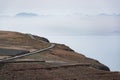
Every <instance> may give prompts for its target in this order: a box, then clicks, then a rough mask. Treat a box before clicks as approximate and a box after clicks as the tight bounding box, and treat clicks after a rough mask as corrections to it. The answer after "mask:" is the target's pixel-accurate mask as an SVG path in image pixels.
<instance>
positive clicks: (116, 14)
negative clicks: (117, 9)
mask: <svg viewBox="0 0 120 80" xmlns="http://www.w3.org/2000/svg"><path fill="white" fill-rule="evenodd" d="M97 16H120V13H112V14H108V13H100V14H98V15H97Z"/></svg>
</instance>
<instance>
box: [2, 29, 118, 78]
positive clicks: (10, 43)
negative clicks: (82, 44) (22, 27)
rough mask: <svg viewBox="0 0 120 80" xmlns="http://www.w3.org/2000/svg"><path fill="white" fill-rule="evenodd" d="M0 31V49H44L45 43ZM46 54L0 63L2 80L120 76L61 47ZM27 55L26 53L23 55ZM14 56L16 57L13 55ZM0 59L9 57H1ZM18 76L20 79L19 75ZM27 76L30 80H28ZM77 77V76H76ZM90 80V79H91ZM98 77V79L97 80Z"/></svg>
mask: <svg viewBox="0 0 120 80" xmlns="http://www.w3.org/2000/svg"><path fill="white" fill-rule="evenodd" d="M31 36H32V37H34V38H35V39H33V38H31V37H30V35H28V34H24V33H19V32H10V31H0V48H4V49H16V50H27V51H29V52H32V51H36V50H40V49H44V48H47V47H48V46H50V44H52V43H51V42H50V41H49V40H48V39H46V38H44V37H39V36H36V35H32V34H31ZM54 44H55V47H53V48H51V49H48V50H46V51H42V52H38V53H35V54H32V55H28V56H24V57H21V58H17V59H14V60H10V62H7V63H6V62H0V79H2V80H26V79H27V80H83V79H84V80H88V79H89V80H101V79H102V80H119V79H120V72H111V71H110V69H109V67H107V66H105V65H104V64H102V63H100V62H99V61H97V60H94V59H91V58H88V57H86V56H85V55H83V54H81V53H77V52H75V51H74V50H72V49H71V48H69V47H68V46H66V45H64V44H57V43H54ZM25 54H27V53H25ZM13 56H16V55H13ZM0 57H2V58H1V59H4V58H8V57H12V56H9V55H6V56H2V55H0ZM21 74H22V75H21ZM30 75H31V76H30ZM77 75H78V76H77ZM92 76H93V77H92ZM99 77H101V78H99Z"/></svg>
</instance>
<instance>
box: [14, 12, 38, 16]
mask: <svg viewBox="0 0 120 80" xmlns="http://www.w3.org/2000/svg"><path fill="white" fill-rule="evenodd" d="M38 16H39V15H38V14H36V13H26V12H22V13H18V14H16V15H15V17H38Z"/></svg>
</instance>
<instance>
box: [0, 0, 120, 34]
mask: <svg viewBox="0 0 120 80" xmlns="http://www.w3.org/2000/svg"><path fill="white" fill-rule="evenodd" d="M23 12H24V13H34V14H36V15H39V16H38V17H36V18H33V17H32V18H26V19H25V18H16V17H14V16H15V15H16V14H19V13H23ZM28 15H29V14H28ZM28 26H29V27H31V29H29V31H31V32H32V31H36V30H34V29H33V28H34V27H36V28H37V29H40V30H42V31H43V33H46V32H54V33H55V34H56V33H58V34H59V33H60V34H63V35H64V34H66V35H80V34H111V33H119V32H120V0H0V28H1V29H8V30H9V29H13V30H17V29H19V28H20V27H23V28H25V27H26V28H28ZM33 26H34V27H33ZM18 27H19V28H18ZM46 29H47V30H46ZM19 30H20V29H19ZM21 30H22V29H21ZM65 30H66V31H65ZM22 31H23V30H22ZM71 32H73V33H71ZM51 34H52V35H53V33H51ZM58 34H57V35H58Z"/></svg>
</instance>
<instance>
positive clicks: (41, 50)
mask: <svg viewBox="0 0 120 80" xmlns="http://www.w3.org/2000/svg"><path fill="white" fill-rule="evenodd" d="M28 36H30V37H31V39H35V38H34V36H32V35H31V34H28ZM53 47H55V44H52V43H51V45H50V46H49V47H46V48H43V49H39V50H36V51H32V52H30V53H26V54H22V55H17V56H14V57H8V58H6V59H2V60H0V62H5V61H9V60H14V59H17V58H21V57H25V56H28V55H32V54H36V53H40V52H43V51H46V50H49V49H51V48H53Z"/></svg>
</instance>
